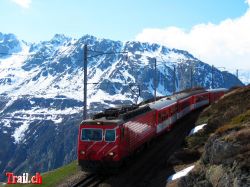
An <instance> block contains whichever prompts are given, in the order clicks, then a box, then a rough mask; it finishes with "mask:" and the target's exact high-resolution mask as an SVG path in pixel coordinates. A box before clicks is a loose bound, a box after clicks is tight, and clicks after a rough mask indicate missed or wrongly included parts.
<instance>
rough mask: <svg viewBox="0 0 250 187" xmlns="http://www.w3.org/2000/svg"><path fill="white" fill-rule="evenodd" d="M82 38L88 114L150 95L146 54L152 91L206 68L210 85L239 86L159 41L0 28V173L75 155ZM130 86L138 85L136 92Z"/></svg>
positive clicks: (185, 84)
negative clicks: (28, 35) (29, 36)
mask: <svg viewBox="0 0 250 187" xmlns="http://www.w3.org/2000/svg"><path fill="white" fill-rule="evenodd" d="M85 44H87V45H88V83H89V84H88V109H89V111H90V112H89V113H93V112H97V111H100V110H102V109H103V108H105V107H110V106H115V105H121V104H128V103H133V102H136V101H137V100H138V99H139V101H140V100H143V99H148V98H151V97H152V96H153V92H154V81H155V79H154V76H155V69H154V61H153V58H156V61H157V70H156V85H157V95H168V94H171V93H172V92H173V91H174V85H175V90H176V91H180V90H183V89H185V88H189V87H190V86H191V84H192V85H193V86H203V87H206V88H209V87H211V86H212V84H211V82H212V74H213V77H214V78H213V80H214V84H213V87H227V88H229V87H232V86H236V85H242V83H241V82H240V81H239V80H238V79H237V78H236V77H235V76H234V75H232V74H230V73H228V72H221V71H219V70H218V69H216V68H212V67H211V66H209V65H208V64H205V63H203V62H201V61H200V60H199V59H197V58H195V57H193V56H192V55H191V54H189V53H188V52H187V51H182V50H178V49H169V48H167V47H166V46H161V45H158V44H148V43H140V42H134V41H132V42H120V41H112V40H108V39H98V38H96V37H94V36H90V35H85V36H83V37H82V38H80V39H73V38H69V37H66V36H64V35H58V34H57V35H55V36H54V37H53V38H52V39H51V40H50V41H42V42H40V43H27V42H24V41H21V40H18V39H17V38H16V37H15V35H13V34H2V33H0V137H1V147H4V148H2V149H0V177H1V173H2V176H4V172H5V171H7V170H8V171H13V170H14V171H16V172H20V171H23V170H26V171H30V172H35V171H46V170H48V169H52V168H55V167H58V166H60V165H62V164H65V163H67V162H69V161H71V160H72V159H74V158H75V157H76V154H75V145H76V135H77V126H78V124H79V122H80V121H81V119H82V105H83V47H84V45H85ZM125 51H126V52H127V53H125V54H124V53H116V54H110V52H112V53H113V52H125ZM101 53H106V54H102V55H99V54H101ZM174 67H175V68H176V73H174ZM174 75H176V78H175V79H174ZM191 75H193V76H191ZM191 77H192V83H191ZM174 80H175V84H174V83H173V82H174ZM135 85H139V87H140V90H141V94H140V96H139V95H138V86H135ZM138 97H139V98H138ZM0 181H1V178H0Z"/></svg>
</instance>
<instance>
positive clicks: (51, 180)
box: [7, 161, 79, 187]
mask: <svg viewBox="0 0 250 187" xmlns="http://www.w3.org/2000/svg"><path fill="white" fill-rule="evenodd" d="M78 171H79V169H78V166H77V161H73V162H71V163H70V164H68V165H65V166H63V167H60V168H58V169H56V170H52V171H49V172H46V173H43V174H42V185H37V184H24V185H20V184H18V185H17V184H14V185H7V187H12V186H13V187H19V186H20V187H38V186H41V187H54V186H56V185H58V184H59V183H60V182H61V181H63V180H65V179H66V178H68V177H70V176H72V175H73V174H76V173H77V172H78Z"/></svg>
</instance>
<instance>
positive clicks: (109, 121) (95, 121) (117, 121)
mask: <svg viewBox="0 0 250 187" xmlns="http://www.w3.org/2000/svg"><path fill="white" fill-rule="evenodd" d="M83 123H84V124H88V125H97V124H101V125H119V124H122V123H123V120H122V119H120V118H114V119H109V118H108V119H107V118H106V117H101V118H98V119H87V120H84V121H82V123H81V124H83Z"/></svg>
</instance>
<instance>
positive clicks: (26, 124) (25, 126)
mask: <svg viewBox="0 0 250 187" xmlns="http://www.w3.org/2000/svg"><path fill="white" fill-rule="evenodd" d="M28 128H29V122H28V121H24V122H23V124H22V125H21V126H20V127H18V128H16V130H15V132H14V133H13V135H11V136H12V137H14V139H15V142H14V143H20V142H21V141H22V139H23V138H24V133H25V131H26V130H27V129H28Z"/></svg>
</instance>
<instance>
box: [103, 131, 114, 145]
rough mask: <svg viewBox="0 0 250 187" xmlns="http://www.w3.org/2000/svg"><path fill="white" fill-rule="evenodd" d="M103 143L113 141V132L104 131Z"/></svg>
mask: <svg viewBox="0 0 250 187" xmlns="http://www.w3.org/2000/svg"><path fill="white" fill-rule="evenodd" d="M105 141H106V142H114V141H115V130H105Z"/></svg>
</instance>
